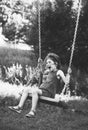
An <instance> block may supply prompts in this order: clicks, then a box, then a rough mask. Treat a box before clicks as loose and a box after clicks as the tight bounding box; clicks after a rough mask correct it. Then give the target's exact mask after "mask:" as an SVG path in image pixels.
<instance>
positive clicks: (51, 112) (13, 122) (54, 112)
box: [0, 98, 88, 130]
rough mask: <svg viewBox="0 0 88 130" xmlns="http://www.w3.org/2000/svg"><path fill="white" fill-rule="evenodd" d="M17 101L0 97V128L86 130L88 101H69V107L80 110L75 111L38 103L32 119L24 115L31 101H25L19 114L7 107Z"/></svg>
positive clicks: (16, 129) (9, 129)
mask: <svg viewBox="0 0 88 130" xmlns="http://www.w3.org/2000/svg"><path fill="white" fill-rule="evenodd" d="M17 103H18V100H15V99H14V98H5V99H0V130H88V101H81V100H80V101H71V102H69V103H68V104H69V106H70V107H72V108H76V109H78V110H80V111H78V112H76V113H75V112H72V111H69V110H63V109H61V108H59V107H55V106H50V105H46V104H42V103H40V104H39V106H38V108H37V114H36V117H35V118H33V119H28V118H26V116H25V114H26V113H28V112H29V110H30V108H31V101H29V100H27V101H26V103H25V106H24V109H23V112H22V113H21V114H17V113H15V112H12V111H11V110H9V109H8V106H9V105H16V104H17Z"/></svg>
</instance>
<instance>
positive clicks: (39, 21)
mask: <svg viewBox="0 0 88 130" xmlns="http://www.w3.org/2000/svg"><path fill="white" fill-rule="evenodd" d="M40 15H41V14H40V0H38V34H39V58H40V59H41V19H40Z"/></svg>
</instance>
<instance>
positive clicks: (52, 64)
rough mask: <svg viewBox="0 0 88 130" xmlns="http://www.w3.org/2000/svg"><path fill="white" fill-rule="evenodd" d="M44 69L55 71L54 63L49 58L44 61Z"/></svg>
mask: <svg viewBox="0 0 88 130" xmlns="http://www.w3.org/2000/svg"><path fill="white" fill-rule="evenodd" d="M46 68H50V69H51V70H56V69H57V66H56V64H55V62H54V61H53V60H52V59H50V58H49V59H47V61H46Z"/></svg>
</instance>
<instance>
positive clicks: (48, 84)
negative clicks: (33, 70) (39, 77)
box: [39, 71, 60, 98]
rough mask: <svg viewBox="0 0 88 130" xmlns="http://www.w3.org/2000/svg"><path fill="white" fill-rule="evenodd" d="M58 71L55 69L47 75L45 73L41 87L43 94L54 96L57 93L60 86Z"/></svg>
mask: <svg viewBox="0 0 88 130" xmlns="http://www.w3.org/2000/svg"><path fill="white" fill-rule="evenodd" d="M56 73H57V72H55V71H50V72H49V73H48V74H47V75H46V74H44V75H43V81H42V84H41V85H40V87H39V88H40V89H41V90H42V93H43V94H42V95H43V96H46V97H52V98H54V96H55V94H56V93H57V91H58V87H60V79H58V78H57V76H56Z"/></svg>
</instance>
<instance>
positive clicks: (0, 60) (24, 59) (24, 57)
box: [0, 47, 36, 66]
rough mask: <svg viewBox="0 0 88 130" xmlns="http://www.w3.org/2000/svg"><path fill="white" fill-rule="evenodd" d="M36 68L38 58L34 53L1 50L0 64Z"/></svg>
mask: <svg viewBox="0 0 88 130" xmlns="http://www.w3.org/2000/svg"><path fill="white" fill-rule="evenodd" d="M17 62H18V63H19V64H22V65H26V64H27V65H30V66H36V56H35V55H34V53H33V52H32V51H30V52H29V51H26V50H25V51H23V50H17V49H9V48H3V47H1V48H0V64H1V65H5V66H11V65H12V64H13V63H17Z"/></svg>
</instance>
